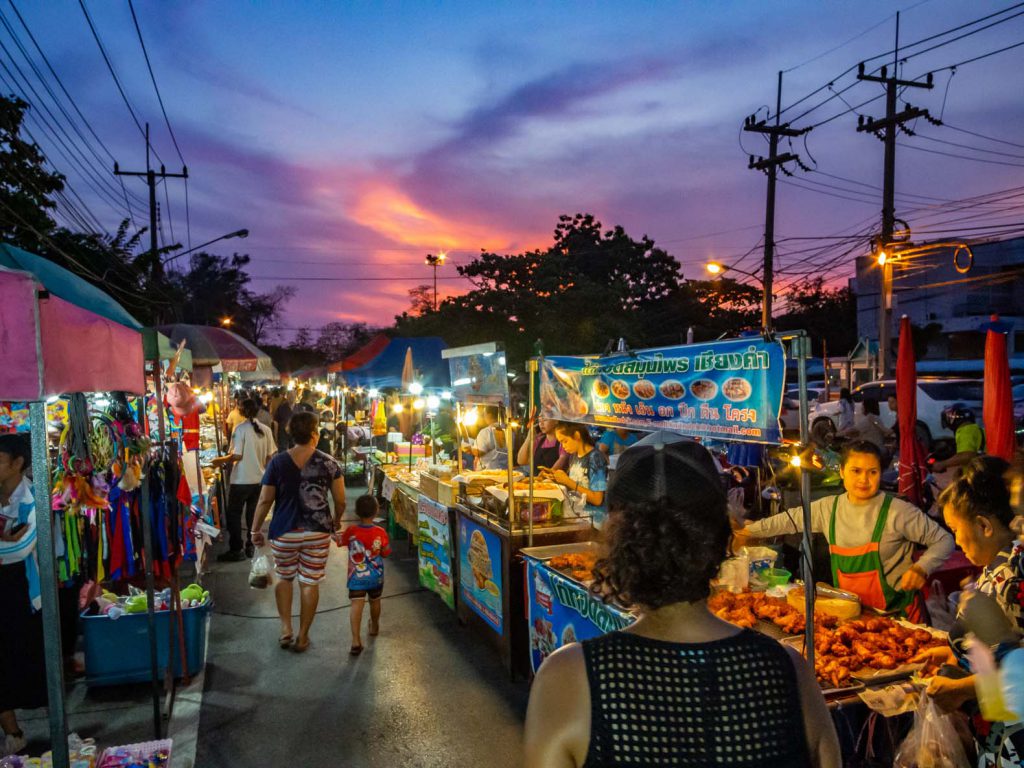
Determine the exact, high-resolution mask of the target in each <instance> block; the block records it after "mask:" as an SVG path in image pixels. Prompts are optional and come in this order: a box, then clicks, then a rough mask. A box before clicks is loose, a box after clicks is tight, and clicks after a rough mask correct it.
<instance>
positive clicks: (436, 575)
mask: <svg viewBox="0 0 1024 768" xmlns="http://www.w3.org/2000/svg"><path fill="white" fill-rule="evenodd" d="M416 512H417V517H418V520H419V526H418V530H419V535H418V536H417V537H416V539H417V542H418V545H419V565H420V584H421V585H422V586H424V587H426V588H427V589H429V590H430V591H431V592H436V593H437V594H438V595H440V596H441V599H442V600H444V602H445V605H447V606H448V607H449V608H453V609H454V608H455V585H454V584H453V583H452V532H451V528H449V527H448V508H447V507H446V506H445V505H444V504H438V503H437V502H436V501H432V500H431V499H429V498H427V496H426V495H423V494H421V495H420V500H419V503H418V504H417V505H416Z"/></svg>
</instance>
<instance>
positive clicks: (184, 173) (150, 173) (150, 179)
mask: <svg viewBox="0 0 1024 768" xmlns="http://www.w3.org/2000/svg"><path fill="white" fill-rule="evenodd" d="M114 175H115V176H138V177H140V178H145V179H146V184H147V185H148V186H149V254H148V256H147V260H148V261H149V264H148V268H149V278H150V281H151V282H152V283H153V284H154V285H155V284H159V283H160V282H162V281H163V276H164V268H163V264H161V263H160V254H159V248H158V246H157V224H156V216H157V205H156V180H157V179H158V178H160V179H187V178H188V168H186V167H185V166H182V168H181V173H168V172H167V170H166V169H165V168H164V166H162V165H161V166H160V170H159V171H155V170H153V169H152V168H151V167H150V165H149V123H146V170H145V171H122V170H121V169H120V168H119V167H118V165H117V163H114Z"/></svg>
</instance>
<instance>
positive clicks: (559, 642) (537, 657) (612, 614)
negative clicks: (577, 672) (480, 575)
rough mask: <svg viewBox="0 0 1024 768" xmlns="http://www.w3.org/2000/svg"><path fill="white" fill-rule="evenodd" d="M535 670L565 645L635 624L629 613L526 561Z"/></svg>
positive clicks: (531, 651) (540, 565)
mask: <svg viewBox="0 0 1024 768" xmlns="http://www.w3.org/2000/svg"><path fill="white" fill-rule="evenodd" d="M526 584H527V592H528V605H527V619H528V620H529V622H530V664H532V665H533V671H534V672H536V671H537V670H538V669H540V665H541V663H542V662H543V661H544V659H546V658H547V657H548V656H550V655H551V654H552V653H554V652H555V651H556V650H557V649H559V648H561V647H562V646H563V645H568V644H569V643H575V642H577V641H579V640H588V639H590V638H592V637H598V636H599V635H604V634H606V633H608V632H614V631H615V630H617V629H623V628H624V627H628V626H629V625H630V624H632V623H633V621H634V617H633V615H632V614H630V613H629V612H628V611H624V610H622V609H621V608H616V607H615V606H613V605H607V604H606V603H603V602H602V601H601V600H598V599H597V598H596V597H594V596H593V595H592V594H590V592H588V591H587V589H586V588H585V587H583V586H582V585H581V584H579V583H577V582H575V581H573V580H572V579H570V578H568V577H566V576H563V575H562V574H560V573H558V572H557V571H555V570H553V569H551V568H549V567H548V566H546V565H544V564H543V563H541V562H539V561H537V560H534V559H532V558H527V559H526Z"/></svg>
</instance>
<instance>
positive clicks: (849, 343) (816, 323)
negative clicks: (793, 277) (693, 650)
mask: <svg viewBox="0 0 1024 768" xmlns="http://www.w3.org/2000/svg"><path fill="white" fill-rule="evenodd" d="M775 327H776V328H778V329H779V330H796V329H803V330H805V331H807V333H808V334H809V335H810V337H811V345H812V346H811V349H812V350H813V353H814V354H815V355H820V354H821V350H822V342H823V341H824V342H825V344H826V345H827V347H828V354H829V356H833V355H845V354H847V353H848V352H849V351H850V350H852V349H853V348H854V347H855V346H856V345H857V300H856V297H855V296H854V295H853V292H852V291H851V290H850V289H849V288H845V287H844V288H826V287H825V280H824V278H823V277H818V278H815V279H814V280H812V281H810V282H808V283H807V284H805V285H802V286H798V287H795V288H793V289H792V290H790V291H787V294H786V312H785V314H783V315H781V316H779V317H776V318H775Z"/></svg>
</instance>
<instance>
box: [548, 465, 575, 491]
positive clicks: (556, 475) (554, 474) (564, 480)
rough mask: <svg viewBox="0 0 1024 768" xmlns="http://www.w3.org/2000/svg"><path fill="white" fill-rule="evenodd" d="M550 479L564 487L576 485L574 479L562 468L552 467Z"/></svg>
mask: <svg viewBox="0 0 1024 768" xmlns="http://www.w3.org/2000/svg"><path fill="white" fill-rule="evenodd" d="M551 479H552V480H554V481H555V482H556V483H558V484H559V485H564V486H565V487H566V488H568V487H569V486H572V487H573V488H575V487H576V481H575V480H573V479H572V478H571V477H569V475H567V474H566V473H565V470H564V469H553V470H551Z"/></svg>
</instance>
